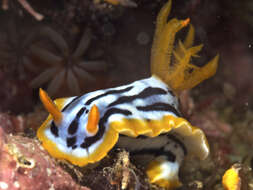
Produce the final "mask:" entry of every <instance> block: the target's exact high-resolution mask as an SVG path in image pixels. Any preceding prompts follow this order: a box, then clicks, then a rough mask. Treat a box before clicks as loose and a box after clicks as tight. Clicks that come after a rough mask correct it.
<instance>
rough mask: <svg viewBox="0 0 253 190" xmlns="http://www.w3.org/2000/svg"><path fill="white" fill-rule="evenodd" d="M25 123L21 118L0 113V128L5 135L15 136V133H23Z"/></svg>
mask: <svg viewBox="0 0 253 190" xmlns="http://www.w3.org/2000/svg"><path fill="white" fill-rule="evenodd" d="M24 126H25V121H24V118H23V117H22V116H13V115H10V114H7V113H0V128H2V129H3V130H4V132H5V133H8V134H15V133H17V132H23V131H24Z"/></svg>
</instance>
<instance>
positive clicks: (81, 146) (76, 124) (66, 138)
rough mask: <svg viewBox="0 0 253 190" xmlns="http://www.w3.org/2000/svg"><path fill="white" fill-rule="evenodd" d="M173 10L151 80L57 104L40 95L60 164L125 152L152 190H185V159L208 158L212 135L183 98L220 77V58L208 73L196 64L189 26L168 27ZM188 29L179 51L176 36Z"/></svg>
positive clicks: (166, 9)
mask: <svg viewBox="0 0 253 190" xmlns="http://www.w3.org/2000/svg"><path fill="white" fill-rule="evenodd" d="M170 9H171V0H170V1H169V2H168V3H166V4H165V5H164V6H163V8H162V9H161V11H160V12H159V14H158V17H157V23H156V30H155V37H154V42H153V46H152V51H151V73H152V75H151V77H150V78H147V79H142V80H138V81H135V82H133V83H131V84H128V85H124V86H120V87H116V88H109V89H105V90H97V91H94V92H90V93H87V94H84V95H82V96H76V97H69V98H60V99H56V100H55V101H52V100H51V99H50V98H49V97H48V95H47V93H46V92H45V91H43V90H42V89H40V99H41V101H42V103H43V104H44V107H45V108H46V110H47V111H48V112H49V113H50V114H49V116H48V118H47V119H46V121H45V122H44V123H43V124H42V126H41V127H40V128H39V129H38V132H37V136H38V138H39V140H40V141H41V142H42V145H43V146H44V148H45V149H46V150H47V151H48V152H49V153H50V154H51V155H52V156H53V157H55V158H58V159H62V160H67V161H69V162H71V163H72V164H74V165H78V166H85V165H87V164H89V163H95V162H98V161H99V160H101V159H102V158H104V157H105V156H106V155H107V154H108V152H109V151H110V150H111V149H112V148H113V147H122V148H125V149H126V150H128V151H129V152H130V154H131V155H132V156H133V157H135V156H136V157H138V160H139V159H142V160H143V161H142V164H145V165H146V168H147V171H146V172H147V176H148V178H149V180H150V182H151V183H154V184H157V185H159V186H161V187H165V188H167V189H173V188H176V187H178V186H180V185H181V183H180V181H179V178H178V171H179V166H180V164H181V162H182V161H183V159H184V157H185V156H186V155H193V156H196V157H198V158H200V159H205V158H206V157H207V156H208V154H209V146H208V142H207V139H206V137H205V134H204V133H203V131H202V130H201V129H199V128H197V127H194V126H192V125H191V124H190V123H189V122H188V121H187V120H186V119H184V118H183V117H182V115H181V113H180V111H179V107H178V98H177V94H178V93H179V92H180V91H182V90H185V89H190V88H192V87H194V86H195V85H197V84H198V83H200V82H201V81H203V80H205V79H207V78H209V77H211V76H212V75H214V74H215V72H216V69H217V65H218V55H217V56H216V57H214V58H213V59H212V60H211V61H210V62H208V63H207V64H206V65H205V66H203V67H197V66H195V65H193V64H191V63H190V62H191V58H192V57H196V56H197V53H198V52H199V51H200V50H201V48H202V45H199V46H192V44H193V40H194V27H193V26H192V25H190V24H189V22H190V19H189V18H188V19H185V20H178V19H176V18H173V19H171V20H169V21H167V18H168V15H169V13H170ZM188 25H189V31H188V33H187V35H186V38H185V40H184V41H183V42H181V41H179V42H178V44H177V45H176V46H175V48H174V41H175V35H176V33H177V32H178V31H180V30H181V29H182V28H184V27H186V26H188Z"/></svg>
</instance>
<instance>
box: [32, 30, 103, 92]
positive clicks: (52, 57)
mask: <svg viewBox="0 0 253 190" xmlns="http://www.w3.org/2000/svg"><path fill="white" fill-rule="evenodd" d="M40 35H42V36H44V37H46V38H48V39H49V40H50V41H51V42H52V43H53V45H54V46H55V47H56V49H57V50H56V52H54V51H53V50H52V51H50V50H48V49H47V48H43V47H42V46H39V45H37V46H33V50H32V51H33V53H35V54H36V55H37V57H38V58H39V59H40V60H42V61H43V62H45V63H47V64H49V65H50V66H49V67H48V68H47V69H45V70H44V71H43V72H42V73H41V74H40V75H39V76H37V77H36V78H35V79H33V80H32V82H31V83H30V85H31V86H32V87H33V88H37V87H40V86H41V85H42V84H44V83H47V82H49V81H50V83H49V85H48V89H47V91H48V92H49V94H51V95H52V94H55V93H56V92H57V90H58V89H59V88H60V87H61V86H62V85H63V84H66V85H67V86H68V88H69V89H70V90H71V91H72V92H73V93H74V94H75V95H78V94H80V91H81V89H80V84H79V83H80V82H81V81H83V83H87V82H88V81H94V80H95V78H94V77H93V76H92V75H91V74H90V73H89V72H88V71H101V70H104V69H105V68H106V63H105V62H104V61H98V60H95V61H90V60H89V61H87V60H83V57H82V56H83V54H84V53H85V52H86V50H87V49H88V47H89V45H90V41H91V37H92V34H91V30H90V29H89V28H87V29H86V30H85V31H84V33H83V35H82V37H81V39H80V42H79V44H78V46H77V48H76V49H75V50H74V51H73V52H72V50H71V48H70V47H69V46H68V44H67V42H66V41H65V39H64V38H63V37H62V36H61V35H60V34H59V33H57V32H56V31H54V30H53V29H51V28H49V27H43V28H42V29H41V30H40Z"/></svg>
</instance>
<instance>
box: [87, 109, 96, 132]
mask: <svg viewBox="0 0 253 190" xmlns="http://www.w3.org/2000/svg"><path fill="white" fill-rule="evenodd" d="M98 122H99V110H98V107H97V106H96V105H93V106H92V108H91V110H90V113H89V117H88V123H87V126H86V129H87V131H88V132H89V133H91V134H96V133H97V131H98Z"/></svg>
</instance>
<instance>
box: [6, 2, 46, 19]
mask: <svg viewBox="0 0 253 190" xmlns="http://www.w3.org/2000/svg"><path fill="white" fill-rule="evenodd" d="M17 1H18V2H19V3H20V4H21V5H22V6H23V7H24V9H25V10H26V11H27V12H28V13H30V14H31V15H32V16H34V18H35V19H36V20H38V21H41V20H42V19H43V18H44V16H43V15H42V14H40V13H38V12H36V11H35V10H34V9H33V8H32V7H31V5H30V4H29V3H28V2H27V1H26V0H17ZM2 9H3V10H8V9H9V3H8V0H3V1H2Z"/></svg>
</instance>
